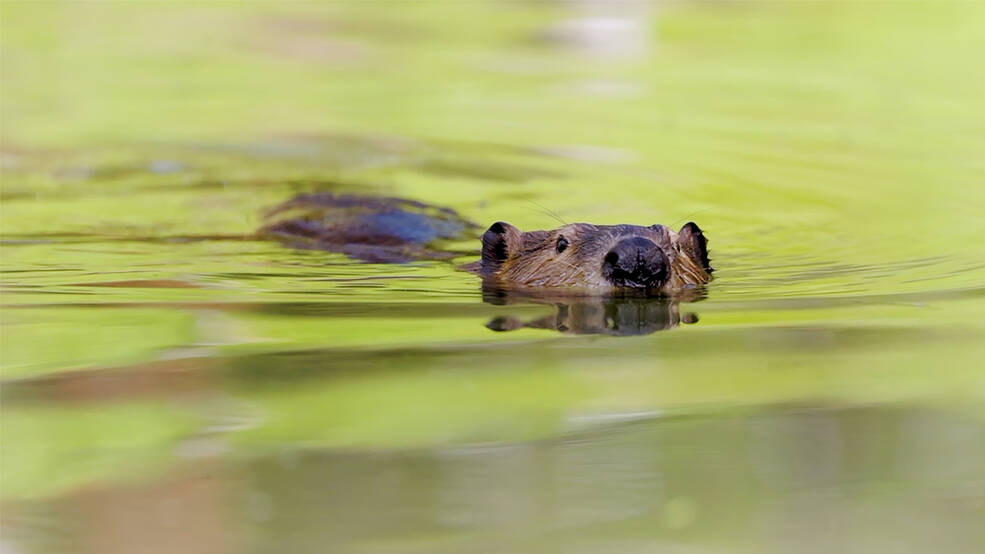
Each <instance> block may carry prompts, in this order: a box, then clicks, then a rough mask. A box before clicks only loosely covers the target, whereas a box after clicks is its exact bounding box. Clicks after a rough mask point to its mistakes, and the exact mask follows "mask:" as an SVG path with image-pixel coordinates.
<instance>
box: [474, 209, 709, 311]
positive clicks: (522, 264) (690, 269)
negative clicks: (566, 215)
mask: <svg viewBox="0 0 985 554" xmlns="http://www.w3.org/2000/svg"><path fill="white" fill-rule="evenodd" d="M467 269H470V270H471V271H474V272H476V273H478V274H479V275H481V276H482V277H483V279H484V280H485V281H486V283H487V285H488V284H492V285H500V286H503V287H504V288H509V289H518V288H519V289H526V290H531V289H536V290H545V289H549V290H561V289H563V290H568V291H572V292H577V291H591V292H603V293H604V292H620V291H621V292H629V291H634V292H644V293H647V294H653V293H656V294H665V295H673V294H680V293H684V292H686V291H690V290H693V289H696V288H698V287H700V286H701V285H704V284H705V283H707V282H708V281H710V280H711V274H712V272H713V271H714V269H713V268H712V267H711V263H710V260H709V258H708V241H707V239H706V238H705V236H704V233H703V232H702V231H701V229H700V228H699V227H698V226H697V224H695V223H694V222H688V223H685V224H684V226H683V227H681V229H680V230H679V231H677V232H674V231H672V230H670V229H669V228H667V227H665V226H663V225H659V224H657V225H650V226H647V227H644V226H640V225H592V224H589V223H572V224H568V225H564V226H563V227H560V228H559V229H555V230H553V231H527V232H522V231H520V230H519V229H517V228H516V227H514V226H512V225H510V224H509V223H505V222H502V221H499V222H496V223H493V224H492V225H491V226H490V227H489V229H488V230H487V231H486V232H485V233H484V234H483V235H482V257H481V259H480V260H479V261H478V262H476V263H474V264H470V265H469V266H468V267H467Z"/></svg>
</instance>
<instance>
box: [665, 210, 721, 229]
mask: <svg viewBox="0 0 985 554" xmlns="http://www.w3.org/2000/svg"><path fill="white" fill-rule="evenodd" d="M710 209H711V208H701V209H700V210H696V211H693V212H691V213H689V214H687V215H686V216H684V217H682V218H680V219H678V220H677V221H675V222H673V223H671V224H670V227H671V228H674V227H677V224H678V223H680V222H682V221H684V220H689V219H691V218H692V217H694V216H695V215H697V214H700V213H702V212H707V211H708V210H710Z"/></svg>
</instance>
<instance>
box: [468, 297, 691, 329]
mask: <svg viewBox="0 0 985 554" xmlns="http://www.w3.org/2000/svg"><path fill="white" fill-rule="evenodd" d="M497 303H502V302H497ZM552 304H553V305H554V307H555V313H553V314H551V315H548V316H544V317H540V318H537V319H533V320H529V321H523V320H520V319H517V318H515V317H511V316H508V315H502V316H498V317H496V318H494V319H492V320H491V321H489V323H487V324H486V327H488V328H489V329H492V330H493V331H513V330H515V329H522V328H528V329H553V330H555V331H559V332H561V333H566V334H572V335H615V336H630V335H649V334H650V333H653V332H656V331H663V330H665V329H672V328H674V327H677V325H678V324H680V323H689V324H690V323H697V321H698V316H697V314H694V313H691V312H685V313H684V314H681V313H680V309H679V304H678V301H677V300H674V299H668V298H632V297H630V298H625V297H623V298H604V297H581V298H575V299H570V300H566V301H563V302H561V301H555V302H552Z"/></svg>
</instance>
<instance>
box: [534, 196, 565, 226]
mask: <svg viewBox="0 0 985 554" xmlns="http://www.w3.org/2000/svg"><path fill="white" fill-rule="evenodd" d="M527 202H529V203H531V204H533V205H534V206H537V207H538V208H540V210H539V211H540V213H542V214H544V215H546V216H550V217H551V218H553V219H555V220H556V221H557V222H558V223H560V224H561V225H567V224H568V222H567V221H565V220H563V219H561V216H559V215H558V214H557V212H555V211H554V210H552V209H550V208H547V207H545V206H543V205H542V204H538V203H537V202H534V201H533V200H528V201H527Z"/></svg>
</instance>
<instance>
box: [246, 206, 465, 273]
mask: <svg viewBox="0 0 985 554" xmlns="http://www.w3.org/2000/svg"><path fill="white" fill-rule="evenodd" d="M266 217H267V219H268V221H270V222H269V223H268V224H267V225H265V226H264V227H263V228H261V229H260V231H259V234H260V236H264V237H273V238H276V239H279V240H282V241H283V242H285V243H286V244H287V245H289V246H291V247H293V248H301V249H315V250H327V251H330V252H341V253H343V254H346V255H348V256H350V257H352V258H355V259H357V260H361V261H365V262H381V263H401V262H409V261H412V260H419V259H450V258H454V257H457V256H458V255H459V254H458V253H456V252H453V251H449V250H447V249H443V248H442V247H441V242H442V241H449V240H456V239H463V238H465V237H466V236H467V234H468V233H469V232H473V233H474V232H477V230H478V227H477V226H476V225H475V224H474V223H472V222H470V221H468V220H466V219H464V218H462V217H461V216H460V215H459V214H458V212H456V211H455V210H452V209H449V208H442V207H437V206H431V205H428V204H424V203H422V202H417V201H414V200H407V199H403V198H378V197H366V196H355V195H337V194H331V193H315V194H301V195H298V196H296V197H294V198H293V199H291V200H288V201H287V202H285V203H283V204H281V205H279V206H277V207H275V208H273V209H272V210H270V211H269V212H268V213H267V214H266Z"/></svg>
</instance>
